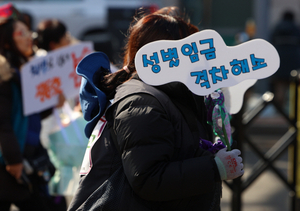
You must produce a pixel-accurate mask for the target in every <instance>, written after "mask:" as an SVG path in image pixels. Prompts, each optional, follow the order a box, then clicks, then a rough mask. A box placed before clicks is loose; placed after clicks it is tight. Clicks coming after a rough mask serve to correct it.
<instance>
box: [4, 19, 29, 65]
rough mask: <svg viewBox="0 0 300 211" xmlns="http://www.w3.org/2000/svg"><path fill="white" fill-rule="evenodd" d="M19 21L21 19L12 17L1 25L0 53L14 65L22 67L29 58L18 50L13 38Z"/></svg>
mask: <svg viewBox="0 0 300 211" xmlns="http://www.w3.org/2000/svg"><path fill="white" fill-rule="evenodd" d="M17 21H20V20H18V19H13V18H10V19H8V20H7V21H6V22H5V23H3V24H1V25H0V54H1V55H3V56H4V57H5V58H6V59H7V61H8V62H9V63H10V65H11V66H12V67H16V68H20V67H21V65H22V64H24V63H25V62H27V61H28V59H27V58H26V56H24V55H23V54H22V53H21V52H20V51H19V50H18V48H17V46H16V44H15V41H14V39H13V32H14V28H15V24H16V22H17Z"/></svg>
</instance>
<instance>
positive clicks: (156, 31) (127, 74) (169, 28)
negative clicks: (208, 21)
mask: <svg viewBox="0 0 300 211" xmlns="http://www.w3.org/2000/svg"><path fill="white" fill-rule="evenodd" d="M197 31H198V28H197V27H196V26H194V25H192V24H191V23H190V22H189V21H185V20H184V19H183V18H181V17H180V16H172V15H168V14H163V13H161V14H158V13H155V14H149V15H146V16H144V17H142V18H141V19H139V20H137V21H136V22H135V23H133V24H132V25H131V27H130V28H129V36H128V41H127V44H126V46H125V54H124V58H123V65H124V66H125V67H126V68H123V69H121V70H119V71H117V72H115V73H113V74H110V75H107V76H105V77H104V81H103V82H102V83H101V89H102V90H103V91H104V92H105V93H106V94H107V95H108V96H113V95H114V91H115V88H116V87H117V86H119V85H120V84H122V83H124V82H125V81H127V80H128V79H130V78H131V77H132V76H133V75H135V74H136V69H135V64H134V59H135V55H136V53H137V51H138V50H139V49H140V48H141V47H143V46H144V45H146V44H147V43H150V42H153V41H156V40H179V39H183V38H185V37H187V36H189V35H191V34H193V33H195V32H197ZM125 69H127V71H126V70H125Z"/></svg>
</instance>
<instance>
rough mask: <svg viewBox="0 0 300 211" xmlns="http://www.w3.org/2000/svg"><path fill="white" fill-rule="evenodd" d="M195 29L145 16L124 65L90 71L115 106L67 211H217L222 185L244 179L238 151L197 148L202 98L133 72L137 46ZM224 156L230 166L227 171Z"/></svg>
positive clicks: (204, 133) (202, 131)
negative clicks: (150, 82)
mask: <svg viewBox="0 0 300 211" xmlns="http://www.w3.org/2000/svg"><path fill="white" fill-rule="evenodd" d="M196 31H198V30H197V28H195V26H194V25H192V24H190V23H189V22H188V21H185V20H183V19H182V18H181V17H180V16H176V15H173V14H172V15H167V14H165V12H163V14H149V15H146V16H144V17H142V18H141V19H138V20H137V22H136V23H135V24H133V25H132V26H131V27H130V29H129V37H128V42H127V45H126V49H125V54H124V64H123V65H124V67H123V68H122V69H120V70H119V71H117V72H115V73H112V74H107V73H106V72H105V71H103V72H102V75H99V74H101V73H99V72H96V73H95V76H98V78H99V80H95V78H93V80H92V81H93V82H94V84H93V85H94V86H96V87H97V90H101V91H102V92H104V93H105V95H106V96H107V97H108V99H112V98H113V99H114V102H113V104H112V105H111V106H110V107H109V108H108V109H107V110H106V112H105V113H104V115H105V118H106V119H107V125H106V127H108V128H107V130H105V129H104V131H103V134H104V135H101V136H100V138H99V139H98V140H97V141H96V142H95V143H93V144H94V145H93V147H92V149H91V153H90V155H89V156H90V158H91V160H90V162H91V163H92V164H93V165H92V167H91V169H90V170H89V172H88V173H87V174H85V175H82V178H81V181H80V184H79V188H78V190H77V192H76V194H75V196H74V197H73V200H72V202H71V204H70V206H69V208H68V210H69V211H74V210H112V211H115V210H122V211H125V210H147V211H148V210H149V211H150V210H172V211H173V210H178V211H180V210H184V211H185V210H189V211H193V210H205V211H210V210H212V211H215V210H220V197H221V192H222V187H221V183H222V180H230V179H234V178H237V177H239V176H241V175H242V174H243V164H242V158H241V157H240V156H239V154H240V151H239V150H237V149H234V150H232V151H226V148H223V149H221V150H220V151H217V152H215V153H212V152H210V151H208V150H205V149H204V148H202V147H201V146H200V140H201V139H208V138H209V135H208V133H209V132H208V130H207V127H208V125H207V123H206V112H205V105H204V98H203V97H198V98H195V97H194V95H193V94H192V92H191V91H190V90H189V89H188V88H187V87H186V86H185V85H184V84H182V83H180V82H171V83H168V84H165V85H161V86H149V85H147V84H146V83H144V82H143V81H142V80H141V79H140V78H139V76H138V74H137V71H136V67H135V55H136V53H137V51H138V50H139V49H140V48H141V47H143V46H144V45H146V44H148V43H151V42H153V41H157V40H179V39H183V38H185V37H187V36H189V35H191V34H193V33H194V32H196ZM87 66H88V64H87ZM182 68H184V67H182ZM77 70H78V69H77ZM82 71H84V70H82ZM86 71H89V70H86ZM97 71H101V70H97ZM87 77H88V76H87ZM100 78H101V79H102V80H100ZM93 85H91V83H88V84H86V87H87V89H86V90H84V89H83V90H82V91H83V93H85V92H88V91H90V92H92V91H93V90H90V88H91V87H92V86H93ZM88 89H89V90H88ZM81 100H82V101H83V102H85V105H86V106H85V109H87V110H83V113H84V114H85V112H87V114H91V113H93V112H92V111H90V110H88V109H89V108H90V107H89V106H88V105H89V104H88V101H89V100H88V99H85V98H84V95H82V98H81ZM196 101H198V102H196ZM91 119H92V118H91ZM99 122H100V121H99ZM97 131H98V130H97ZM109 134H111V136H109ZM210 141H211V142H213V141H212V140H210ZM226 158H227V159H229V158H230V159H234V160H235V161H236V166H235V169H234V170H233V169H231V170H230V168H232V166H230V165H229V164H228V162H227V161H226ZM87 169H88V168H87Z"/></svg>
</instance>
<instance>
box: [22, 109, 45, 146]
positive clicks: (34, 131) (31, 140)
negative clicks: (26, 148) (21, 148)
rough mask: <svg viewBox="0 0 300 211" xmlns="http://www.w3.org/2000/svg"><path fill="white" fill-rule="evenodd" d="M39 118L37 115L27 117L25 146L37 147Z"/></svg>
mask: <svg viewBox="0 0 300 211" xmlns="http://www.w3.org/2000/svg"><path fill="white" fill-rule="evenodd" d="M41 121H42V120H41V116H40V114H39V113H37V114H32V115H29V116H28V127H27V130H28V131H27V134H26V144H29V145H31V146H38V145H39V143H40V132H41Z"/></svg>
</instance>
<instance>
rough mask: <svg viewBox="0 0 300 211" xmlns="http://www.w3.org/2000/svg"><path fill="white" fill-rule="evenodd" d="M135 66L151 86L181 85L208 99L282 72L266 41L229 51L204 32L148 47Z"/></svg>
mask: <svg viewBox="0 0 300 211" xmlns="http://www.w3.org/2000/svg"><path fill="white" fill-rule="evenodd" d="M135 66H136V69H137V72H138V75H139V77H140V78H141V79H142V80H143V81H144V82H145V83H147V84H150V85H154V86H155V85H162V84H166V83H169V82H173V81H179V82H182V83H184V84H185V85H186V86H187V87H188V88H189V89H190V90H191V91H192V92H193V93H195V94H197V95H208V94H210V93H212V92H213V91H215V90H216V89H219V88H222V87H230V86H234V85H236V84H238V83H240V82H242V81H244V80H248V79H262V78H266V77H268V76H271V75H272V74H274V73H275V72H276V71H277V69H278V68H279V55H278V53H277V51H276V49H275V48H274V47H273V46H272V45H271V44H270V43H269V42H267V41H265V40H262V39H255V40H251V41H248V42H245V43H243V44H240V45H238V46H234V47H229V46H226V44H225V42H224V41H223V39H222V37H221V36H220V35H219V34H218V33H217V32H216V31H214V30H203V31H200V32H197V33H195V34H192V35H190V36H189V37H186V38H184V39H181V40H176V41H174V40H159V41H155V42H152V43H148V44H147V45H145V46H143V47H142V48H141V49H140V50H139V51H138V52H137V54H136V56H135Z"/></svg>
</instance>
